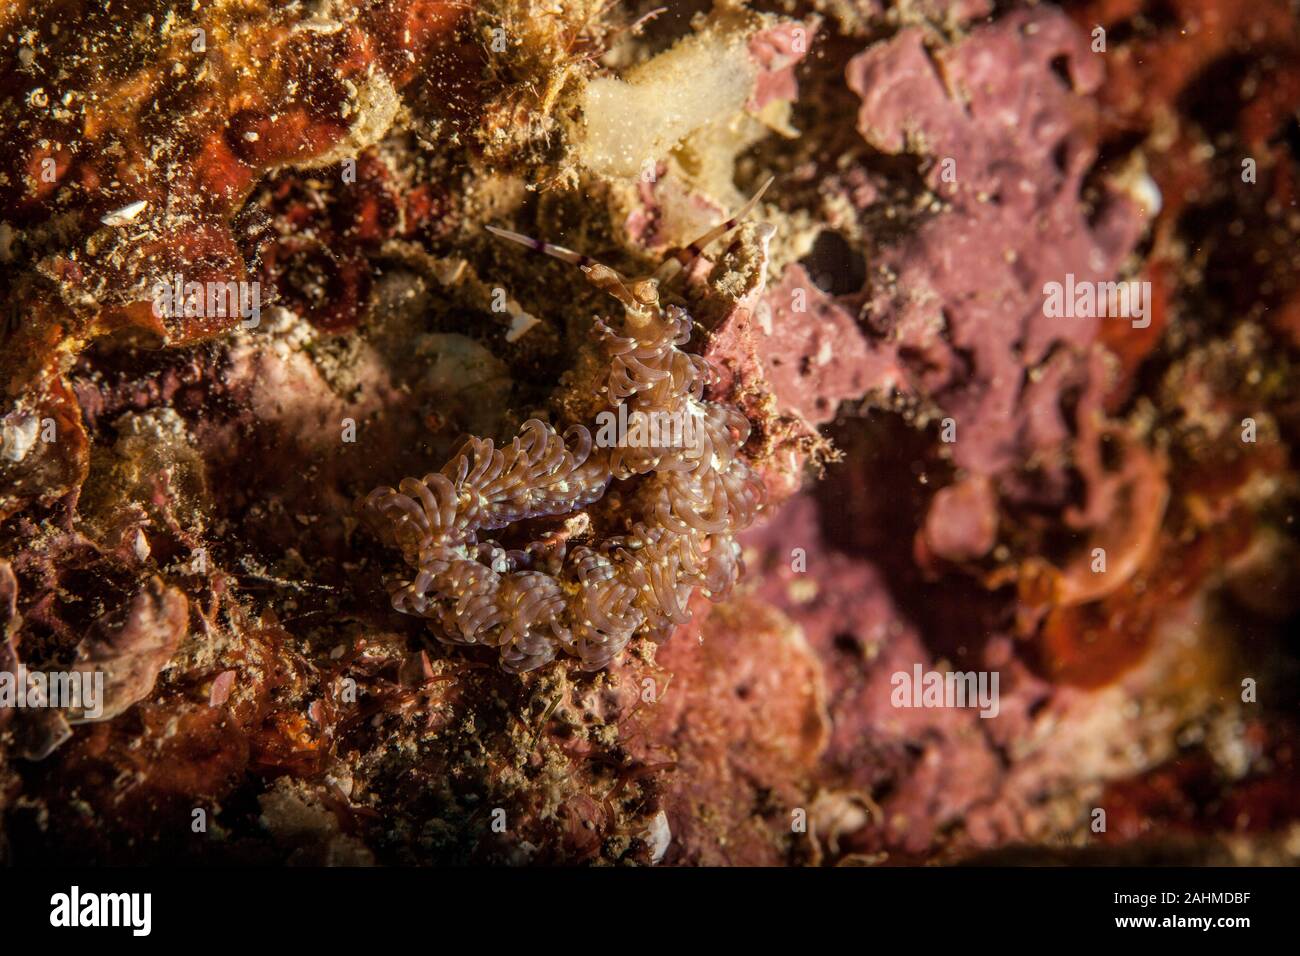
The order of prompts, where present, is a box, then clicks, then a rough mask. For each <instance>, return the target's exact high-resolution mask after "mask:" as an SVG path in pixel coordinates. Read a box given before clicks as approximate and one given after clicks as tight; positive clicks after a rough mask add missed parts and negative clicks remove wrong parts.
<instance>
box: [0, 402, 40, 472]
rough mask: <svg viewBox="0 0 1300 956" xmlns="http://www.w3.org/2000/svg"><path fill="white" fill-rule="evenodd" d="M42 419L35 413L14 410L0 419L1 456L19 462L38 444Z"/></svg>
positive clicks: (6, 459)
mask: <svg viewBox="0 0 1300 956" xmlns="http://www.w3.org/2000/svg"><path fill="white" fill-rule="evenodd" d="M39 430H40V421H39V420H38V419H37V418H36V416H35V415H30V414H27V413H24V412H14V413H13V414H11V415H6V416H5V417H4V418H3V419H0V458H3V459H4V460H5V461H13V462H19V461H22V460H23V459H24V458H26V457H27V453H28V452H29V451H31V450H32V446H33V445H35V444H36V435H37V433H38V431H39Z"/></svg>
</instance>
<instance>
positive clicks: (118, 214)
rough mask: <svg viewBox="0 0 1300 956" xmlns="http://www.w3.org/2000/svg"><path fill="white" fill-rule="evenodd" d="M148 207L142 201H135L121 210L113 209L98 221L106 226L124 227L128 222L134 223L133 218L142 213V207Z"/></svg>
mask: <svg viewBox="0 0 1300 956" xmlns="http://www.w3.org/2000/svg"><path fill="white" fill-rule="evenodd" d="M147 205H149V204H148V203H147V202H145V200H143V199H137V200H136V201H135V202H132V203H127V204H126V205H125V206H123V207H122V208H121V209H114V210H113V211H112V212H110V213H107V214H106V215H104V216H103V217H102V218H101V219H100V220H99V221H100V222H102V223H103V224H104V225H106V226H125V225H126V224H127V223H129V222H134V221H135V217H136V216H138V215H140V213H142V212H144V207H145V206H147Z"/></svg>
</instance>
